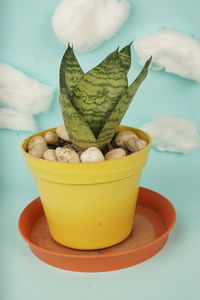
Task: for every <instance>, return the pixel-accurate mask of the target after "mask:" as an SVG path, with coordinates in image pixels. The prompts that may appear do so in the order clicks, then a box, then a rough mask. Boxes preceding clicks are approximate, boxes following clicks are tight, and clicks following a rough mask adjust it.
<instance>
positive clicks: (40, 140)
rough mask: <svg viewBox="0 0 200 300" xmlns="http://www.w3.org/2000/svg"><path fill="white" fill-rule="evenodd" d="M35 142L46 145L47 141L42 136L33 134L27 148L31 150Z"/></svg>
mask: <svg viewBox="0 0 200 300" xmlns="http://www.w3.org/2000/svg"><path fill="white" fill-rule="evenodd" d="M37 144H43V145H45V146H46V145H47V142H46V141H45V139H44V138H43V136H40V135H36V136H33V137H32V138H31V139H30V141H29V143H28V150H31V149H32V148H33V147H34V146H35V145H37Z"/></svg>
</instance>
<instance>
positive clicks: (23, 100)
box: [0, 63, 54, 131]
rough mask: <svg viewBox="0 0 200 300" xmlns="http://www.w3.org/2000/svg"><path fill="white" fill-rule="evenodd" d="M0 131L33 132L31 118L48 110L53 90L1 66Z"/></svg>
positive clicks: (17, 71) (34, 124) (1, 64)
mask: <svg viewBox="0 0 200 300" xmlns="http://www.w3.org/2000/svg"><path fill="white" fill-rule="evenodd" d="M0 82H1V84H0V106H1V108H0V128H9V129H15V130H24V131H34V130H36V129H37V128H36V122H35V120H34V117H33V115H37V114H40V113H43V112H45V111H47V110H48V108H49V106H50V103H51V98H52V96H53V91H54V88H53V87H50V86H47V85H45V84H42V83H40V82H38V81H37V80H35V79H33V78H30V77H28V76H26V75H25V74H24V73H22V72H21V71H19V70H17V69H15V68H13V67H12V66H10V65H7V64H4V63H0Z"/></svg>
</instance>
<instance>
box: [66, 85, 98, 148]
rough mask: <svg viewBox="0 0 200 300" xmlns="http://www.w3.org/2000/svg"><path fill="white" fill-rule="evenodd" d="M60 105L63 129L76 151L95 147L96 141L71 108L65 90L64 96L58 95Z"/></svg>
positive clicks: (68, 95) (80, 117)
mask: <svg viewBox="0 0 200 300" xmlns="http://www.w3.org/2000/svg"><path fill="white" fill-rule="evenodd" d="M63 92H64V90H63ZM60 105H61V109H62V114H63V119H64V123H65V127H66V129H67V132H68V134H69V137H70V140H71V142H72V143H73V145H74V146H75V147H76V148H77V150H80V151H82V150H85V149H87V148H89V147H97V141H96V138H95V136H94V134H93V132H92V131H91V129H90V127H89V126H88V125H87V124H86V123H85V121H84V120H83V118H82V116H81V115H80V114H79V113H78V112H77V111H76V109H75V108H74V107H73V105H72V103H71V96H70V94H69V91H67V88H66V89H65V94H63V93H61V94H60Z"/></svg>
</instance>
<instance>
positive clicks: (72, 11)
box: [52, 0, 130, 51]
mask: <svg viewBox="0 0 200 300" xmlns="http://www.w3.org/2000/svg"><path fill="white" fill-rule="evenodd" d="M129 7H130V4H129V2H128V1H127V0H64V1H62V2H61V3H60V4H59V5H58V7H57V8H56V10H55V12H54V14H53V17H52V26H53V30H54V32H55V34H56V36H57V38H58V39H59V40H60V41H61V42H62V43H64V44H65V45H67V44H68V43H70V45H73V47H74V49H77V50H79V51H87V50H90V49H93V48H95V47H97V46H98V45H99V44H100V43H102V42H103V41H104V40H107V39H109V38H110V37H111V36H113V35H114V34H115V33H116V32H117V31H118V29H119V28H120V26H121V25H122V24H123V23H124V22H125V20H126V19H127V17H128V13H129Z"/></svg>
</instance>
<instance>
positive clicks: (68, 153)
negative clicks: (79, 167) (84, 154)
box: [55, 147, 80, 163]
mask: <svg viewBox="0 0 200 300" xmlns="http://www.w3.org/2000/svg"><path fill="white" fill-rule="evenodd" d="M55 154H56V157H57V160H58V161H60V162H67V163H79V162H80V159H79V155H78V153H76V152H75V151H73V150H70V149H68V148H61V147H58V148H56V150H55Z"/></svg>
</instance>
